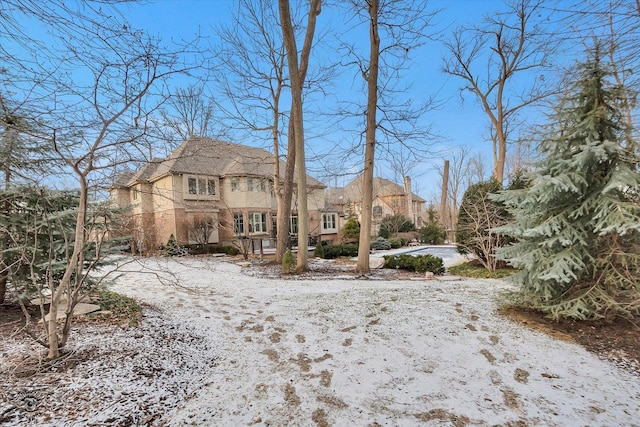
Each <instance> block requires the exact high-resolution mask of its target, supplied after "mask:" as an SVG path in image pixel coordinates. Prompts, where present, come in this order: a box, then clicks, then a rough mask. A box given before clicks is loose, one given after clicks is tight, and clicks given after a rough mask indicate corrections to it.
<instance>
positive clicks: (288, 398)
mask: <svg viewBox="0 0 640 427" xmlns="http://www.w3.org/2000/svg"><path fill="white" fill-rule="evenodd" d="M229 261H230V260H229V259H228V258H227V259H219V258H180V259H170V258H156V259H144V260H141V261H140V264H138V263H135V264H130V265H128V266H126V267H125V270H127V271H128V272H127V273H125V274H123V275H122V276H121V277H120V278H119V279H118V281H117V283H116V284H115V285H114V286H113V290H115V291H117V292H121V293H123V294H126V295H129V296H132V297H135V298H137V299H138V300H139V301H141V302H144V303H146V304H149V305H150V307H148V308H147V309H146V311H147V313H148V315H147V319H146V320H145V325H147V326H145V327H143V328H142V330H141V331H139V332H135V330H133V331H134V332H131V331H125V332H127V334H125V333H124V332H122V333H117V334H115V335H114V337H115V338H116V339H118V340H124V341H122V342H121V346H122V347H121V351H122V357H121V358H120V359H118V361H119V362H118V363H111V362H109V363H103V365H102V367H101V365H100V362H99V361H94V362H92V363H90V366H91V369H92V371H91V374H90V375H89V378H90V379H91V381H93V382H95V383H105V382H106V383H108V385H109V386H111V388H115V389H116V390H117V392H115V391H114V392H113V395H111V396H108V395H105V394H106V392H104V391H102V392H100V393H102V394H99V393H98V392H96V391H95V390H93V389H92V386H91V385H90V384H87V383H88V382H89V381H88V380H86V379H83V380H82V381H80V380H79V381H78V382H77V383H76V382H74V377H75V376H80V377H83V375H82V374H77V373H76V372H77V370H78V369H80V370H81V371H80V372H82V369H85V370H86V369H88V368H83V367H82V363H80V364H78V366H76V367H75V369H74V371H73V372H71V373H69V374H68V375H66V376H65V377H64V381H61V383H62V387H66V388H67V390H68V394H69V396H77V395H80V394H79V393H80V392H78V391H77V389H78V388H79V387H80V386H84V387H87V388H86V389H85V391H86V393H85V394H86V395H85V397H84V398H85V399H87V400H91V399H94V398H95V399H98V400H99V401H97V402H95V403H94V406H93V408H94V409H93V410H92V409H91V407H89V409H85V411H84V412H82V411H80V413H76V415H75V418H74V417H70V416H66V415H64V411H63V409H60V410H59V411H56V412H55V414H54V416H53V419H51V420H50V424H49V425H74V423H75V425H105V424H108V422H109V420H111V421H112V424H110V425H113V424H117V425H128V424H126V423H125V422H124V421H122V420H123V418H122V413H120V415H118V410H120V411H123V410H127V408H128V409H129V410H130V411H131V412H130V414H133V415H130V419H129V421H130V422H131V423H132V424H144V423H147V424H153V425H161V424H162V425H202V426H212V425H215V426H240V425H263V426H267V425H269V426H284V425H295V426H307V425H308V426H315V425H319V426H327V425H336V426H351V425H353V426H378V425H389V426H411V425H456V426H463V425H473V426H485V425H486V426H493V425H511V426H515V425H551V426H575V425H580V426H581V425H589V426H612V425H620V426H622V425H624V426H634V425H636V426H637V425H640V416H639V414H640V407H639V405H640V403H639V402H640V378H639V377H637V376H634V375H633V374H629V373H626V372H623V371H621V370H619V369H618V368H616V367H615V366H613V365H611V364H610V363H607V362H605V361H602V360H600V359H598V358H597V357H595V356H593V355H591V354H589V353H587V352H586V351H585V350H583V349H582V348H581V347H579V346H577V345H574V344H571V343H568V342H565V341H560V340H557V339H554V338H551V337H549V336H547V335H544V334H542V333H537V332H534V331H531V330H528V329H526V328H524V327H522V326H519V325H517V324H514V323H512V322H510V321H509V320H508V319H507V318H504V317H501V316H500V315H498V314H497V313H496V311H495V310H496V307H497V305H496V299H497V297H498V296H499V294H500V293H501V292H502V291H504V290H507V289H508V285H506V284H505V283H504V282H501V281H497V280H462V281H439V280H430V281H425V280H419V281H417V280H407V281H397V280H396V281H394V280H357V279H353V278H347V277H345V278H342V279H328V278H327V277H325V276H319V277H318V278H317V279H316V280H313V279H312V278H309V277H308V276H307V278H305V279H301V280H300V279H289V278H269V277H268V275H267V274H265V270H261V269H259V268H254V267H247V268H244V269H243V268H242V267H239V266H237V265H235V264H233V263H230V262H229ZM380 277H381V276H380ZM153 324H155V326H153ZM132 333H133V334H138V335H134V336H138V338H137V339H135V338H134V339H132V338H130V337H129V335H131V334H132ZM149 333H153V334H154V335H155V337H152V338H150V337H148V336H147V335H148V334H149ZM120 335H127V338H119V337H120ZM72 338H73V337H72ZM196 338H197V339H196ZM89 342H90V337H87V336H83V337H82V338H81V339H80V340H79V341H77V342H76V343H74V345H75V346H76V347H79V349H81V348H82V347H83V346H86V345H87V344H88V343H89ZM114 342H118V341H114ZM163 342H166V343H167V346H166V348H165V349H164V350H165V351H163V347H162V346H163ZM176 342H177V344H176ZM108 345H109V346H113V345H114V344H113V343H111V344H108ZM176 346H177V347H176ZM79 351H80V350H79ZM145 355H146V356H147V357H148V359H149V360H148V363H153V364H155V365H157V366H156V370H155V371H153V370H149V367H148V366H147V367H145V368H144V369H143V370H145V372H149V371H150V372H151V373H150V374H149V375H147V376H145V377H144V378H146V380H145V381H141V380H139V379H138V377H139V376H135V375H134V371H135V369H136V365H137V364H139V363H141V360H143V361H144V360H145V359H144V358H143V359H140V357H143V356H145ZM4 356H5V357H7V354H5V355H4ZM135 357H138V359H137V360H138V361H137V362H136V359H135ZM0 360H1V359H0ZM174 364H175V365H174ZM128 377H129V378H135V380H130V381H129V382H127V381H128ZM111 383H113V385H111ZM106 389H107V390H109V387H107V388H106ZM72 390H73V391H74V393H75V394H73V393H72V392H71V391H72ZM100 390H102V389H100ZM132 395H133V396H136V397H135V398H134V399H123V396H125V397H126V396H132ZM75 399H77V397H76V398H75ZM136 399H137V400H138V401H140V402H142V403H143V407H145V408H147V409H146V412H145V411H142V412H141V411H140V410H138V411H137V412H136V409H135V405H134V404H133V403H130V402H136ZM69 403H71V402H69ZM127 405H129V406H127ZM70 408H73V405H71V406H70ZM0 409H1V408H0ZM76 412H77V411H76ZM118 416H120V418H118ZM60 417H62V418H60ZM19 419H20V420H24V418H15V420H19ZM45 421H47V420H42V419H41V418H39V419H38V423H39V424H46V422H45ZM116 421H117V422H116ZM14 424H19V423H18V422H17V421H14ZM25 425H26V424H25Z"/></svg>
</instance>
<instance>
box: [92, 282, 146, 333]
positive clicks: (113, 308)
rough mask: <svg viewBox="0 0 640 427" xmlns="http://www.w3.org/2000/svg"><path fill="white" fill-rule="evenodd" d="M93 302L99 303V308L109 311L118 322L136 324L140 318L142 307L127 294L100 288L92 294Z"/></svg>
mask: <svg viewBox="0 0 640 427" xmlns="http://www.w3.org/2000/svg"><path fill="white" fill-rule="evenodd" d="M93 299H94V302H96V303H98V304H99V305H100V309H101V310H105V311H110V312H111V317H112V318H115V319H118V321H120V322H124V323H128V324H130V325H137V324H138V323H139V322H140V319H141V318H142V308H141V307H140V305H138V303H137V302H136V301H135V300H134V299H132V298H129V297H127V296H124V295H121V294H118V293H116V292H112V291H109V290H106V289H100V290H99V291H98V293H97V295H94V298H93Z"/></svg>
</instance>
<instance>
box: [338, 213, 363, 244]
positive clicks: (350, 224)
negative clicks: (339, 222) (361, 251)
mask: <svg viewBox="0 0 640 427" xmlns="http://www.w3.org/2000/svg"><path fill="white" fill-rule="evenodd" d="M342 240H343V241H344V242H357V241H358V240H360V223H359V222H358V220H357V219H355V218H353V217H351V218H349V219H348V220H347V222H346V223H345V225H344V228H343V229H342Z"/></svg>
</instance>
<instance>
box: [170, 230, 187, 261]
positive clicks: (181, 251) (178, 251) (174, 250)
mask: <svg viewBox="0 0 640 427" xmlns="http://www.w3.org/2000/svg"><path fill="white" fill-rule="evenodd" d="M164 253H165V254H166V255H168V256H184V255H188V253H189V251H188V250H187V249H185V248H183V247H182V246H180V245H178V243H177V242H176V237H175V236H174V235H173V234H172V235H171V236H169V240H168V241H167V244H166V246H165V247H164Z"/></svg>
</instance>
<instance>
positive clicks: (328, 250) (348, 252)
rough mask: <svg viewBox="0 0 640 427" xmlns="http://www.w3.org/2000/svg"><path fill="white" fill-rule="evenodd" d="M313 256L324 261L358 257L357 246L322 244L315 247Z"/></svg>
mask: <svg viewBox="0 0 640 427" xmlns="http://www.w3.org/2000/svg"><path fill="white" fill-rule="evenodd" d="M313 253H314V255H315V256H317V257H319V258H324V259H335V258H339V257H341V256H345V257H353V256H357V255H358V245H357V244H355V243H346V244H343V245H331V244H326V242H322V244H320V245H318V246H316V249H315V251H314V252H313Z"/></svg>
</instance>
